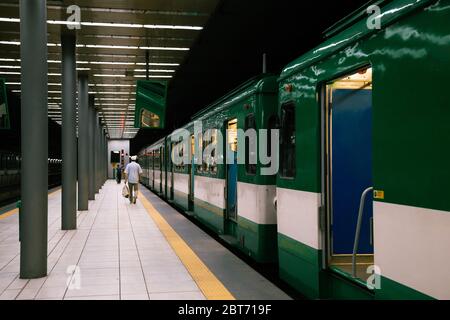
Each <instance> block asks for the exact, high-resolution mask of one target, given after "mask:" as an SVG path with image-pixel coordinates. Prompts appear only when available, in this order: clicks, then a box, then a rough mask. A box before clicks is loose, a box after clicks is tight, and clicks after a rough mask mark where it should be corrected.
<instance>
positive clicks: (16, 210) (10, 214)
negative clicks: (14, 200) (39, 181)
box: [0, 188, 61, 220]
mask: <svg viewBox="0 0 450 320" xmlns="http://www.w3.org/2000/svg"><path fill="white" fill-rule="evenodd" d="M59 191H61V188H58V189H57V190H55V191H53V192H50V193H49V194H48V196H49V197H50V196H51V195H52V194H54V193H57V192H59ZM16 213H19V209H17V208H16V209H12V210H10V211H7V212H5V213H4V214H2V215H0V220H3V219H6V218H8V217H10V216H12V215H13V214H16Z"/></svg>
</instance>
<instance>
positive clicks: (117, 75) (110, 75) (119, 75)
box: [94, 74, 125, 78]
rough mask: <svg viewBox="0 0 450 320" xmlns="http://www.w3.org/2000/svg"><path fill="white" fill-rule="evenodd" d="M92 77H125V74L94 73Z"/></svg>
mask: <svg viewBox="0 0 450 320" xmlns="http://www.w3.org/2000/svg"><path fill="white" fill-rule="evenodd" d="M94 77H105V78H116V77H117V78H125V75H124V74H94Z"/></svg>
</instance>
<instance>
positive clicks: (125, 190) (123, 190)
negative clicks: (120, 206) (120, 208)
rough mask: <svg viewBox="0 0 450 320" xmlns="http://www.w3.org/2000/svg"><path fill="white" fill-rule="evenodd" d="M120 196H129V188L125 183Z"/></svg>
mask: <svg viewBox="0 0 450 320" xmlns="http://www.w3.org/2000/svg"><path fill="white" fill-rule="evenodd" d="M122 196H124V197H125V198H128V197H129V196H130V189H128V186H127V185H126V184H125V185H124V186H123V189H122Z"/></svg>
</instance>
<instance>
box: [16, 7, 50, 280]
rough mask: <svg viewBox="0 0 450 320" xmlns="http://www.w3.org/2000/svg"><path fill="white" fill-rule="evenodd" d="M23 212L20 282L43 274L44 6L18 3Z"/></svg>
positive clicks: (45, 207)
mask: <svg viewBox="0 0 450 320" xmlns="http://www.w3.org/2000/svg"><path fill="white" fill-rule="evenodd" d="M20 43H21V46H20V57H21V67H22V78H21V108H22V112H21V113H22V115H21V122H22V129H21V131H22V132H21V135H22V137H21V140H22V141H21V145H22V148H21V149H22V167H21V170H22V172H21V174H22V178H21V187H22V191H21V192H22V195H21V197H22V207H21V209H20V215H21V242H20V278H21V279H33V278H40V277H45V276H46V275H47V240H48V227H47V225H48V224H47V221H48V117H47V100H48V96H47V93H48V76H47V72H48V66H47V2H46V0H35V1H29V0H20Z"/></svg>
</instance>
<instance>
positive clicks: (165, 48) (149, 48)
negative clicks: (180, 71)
mask: <svg viewBox="0 0 450 320" xmlns="http://www.w3.org/2000/svg"><path fill="white" fill-rule="evenodd" d="M139 49H142V50H167V51H171V50H174V51H189V48H180V47H139Z"/></svg>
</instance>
